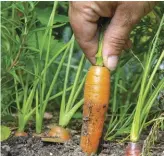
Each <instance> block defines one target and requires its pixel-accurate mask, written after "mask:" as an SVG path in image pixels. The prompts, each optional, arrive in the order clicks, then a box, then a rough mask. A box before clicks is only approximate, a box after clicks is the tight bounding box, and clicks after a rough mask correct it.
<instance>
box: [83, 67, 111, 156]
mask: <svg viewBox="0 0 164 156" xmlns="http://www.w3.org/2000/svg"><path fill="white" fill-rule="evenodd" d="M109 95H110V72H109V70H108V69H107V68H106V67H101V66H92V67H91V68H90V69H89V71H88V74H87V77H86V83H85V88H84V105H83V125H82V133H81V142H80V146H81V148H82V150H83V152H86V153H87V154H88V155H90V154H91V153H96V151H97V148H98V145H99V141H100V138H101V136H102V131H103V125H104V120H105V113H106V111H107V108H108V103H109Z"/></svg>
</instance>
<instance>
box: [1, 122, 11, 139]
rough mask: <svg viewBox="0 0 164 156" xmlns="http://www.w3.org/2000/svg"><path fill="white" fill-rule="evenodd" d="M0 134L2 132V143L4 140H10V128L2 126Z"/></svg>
mask: <svg viewBox="0 0 164 156" xmlns="http://www.w3.org/2000/svg"><path fill="white" fill-rule="evenodd" d="M0 132H1V137H0V141H4V140H6V139H8V138H9V136H10V134H11V130H10V128H8V127H6V126H2V125H0Z"/></svg>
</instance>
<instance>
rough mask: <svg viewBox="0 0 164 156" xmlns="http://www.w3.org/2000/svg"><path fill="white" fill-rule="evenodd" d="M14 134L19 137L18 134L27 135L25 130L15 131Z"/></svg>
mask: <svg viewBox="0 0 164 156" xmlns="http://www.w3.org/2000/svg"><path fill="white" fill-rule="evenodd" d="M15 136H17V137H19V136H28V134H27V133H26V132H22V131H16V132H15Z"/></svg>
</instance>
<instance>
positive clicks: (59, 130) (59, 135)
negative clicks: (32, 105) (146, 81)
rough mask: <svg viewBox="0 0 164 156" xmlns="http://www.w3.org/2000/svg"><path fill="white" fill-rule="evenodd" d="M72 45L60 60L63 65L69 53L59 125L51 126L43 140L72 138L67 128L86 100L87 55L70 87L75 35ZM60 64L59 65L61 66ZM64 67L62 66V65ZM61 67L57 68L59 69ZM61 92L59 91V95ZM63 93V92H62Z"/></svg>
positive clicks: (51, 140) (56, 140)
mask: <svg viewBox="0 0 164 156" xmlns="http://www.w3.org/2000/svg"><path fill="white" fill-rule="evenodd" d="M70 42H71V44H70V46H69V47H68V48H67V49H66V50H65V52H64V54H63V56H62V59H61V61H60V64H61V65H62V64H63V62H64V60H65V59H66V56H67V54H68V53H69V54H68V62H67V67H66V68H65V70H66V71H65V78H64V84H63V91H62V97H61V103H60V116H59V126H54V127H52V128H51V130H50V131H49V133H48V138H47V137H45V138H42V140H43V141H49V142H65V141H67V140H68V139H70V137H71V136H70V132H69V131H67V130H66V129H63V128H65V127H66V126H67V125H68V124H69V122H70V120H71V118H72V117H73V115H74V114H75V112H76V111H77V110H78V109H79V108H80V107H81V105H82V104H83V102H84V100H83V98H81V97H80V95H81V90H82V88H83V85H84V80H85V75H84V74H83V72H82V71H83V67H84V64H85V57H84V55H82V57H81V59H80V62H79V65H78V68H77V71H76V75H75V78H74V81H73V85H71V86H70V87H68V85H69V83H68V81H69V76H70V73H71V60H72V55H73V50H74V36H73V37H72V39H71V41H70ZM60 64H59V66H60ZM61 67H62V66H61ZM60 69H61V68H60ZM60 69H59V67H58V69H57V70H59V71H60ZM68 89H69V91H70V92H69V93H67V90H68ZM59 94H60V93H58V95H59ZM60 95H61V94H60Z"/></svg>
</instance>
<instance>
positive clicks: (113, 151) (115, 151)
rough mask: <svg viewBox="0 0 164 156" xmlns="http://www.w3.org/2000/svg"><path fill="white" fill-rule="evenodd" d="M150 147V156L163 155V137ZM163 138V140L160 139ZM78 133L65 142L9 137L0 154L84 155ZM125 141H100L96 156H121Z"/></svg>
mask: <svg viewBox="0 0 164 156" xmlns="http://www.w3.org/2000/svg"><path fill="white" fill-rule="evenodd" d="M162 137H163V136H161V138H160V141H159V142H157V143H156V144H155V146H153V148H152V149H151V154H152V156H164V139H162ZM162 140H163V141H162ZM79 141H80V135H79V134H74V136H73V138H72V140H70V141H68V142H66V143H65V144H59V143H45V142H42V141H41V139H40V138H37V137H32V136H29V137H11V138H10V139H8V140H7V141H4V142H2V143H1V156H85V154H84V153H83V152H82V151H81V149H80V147H79ZM126 145H127V144H126V143H125V144H124V143H122V144H118V143H115V142H109V141H108V142H102V143H101V145H100V148H99V151H98V154H97V155H98V156H123V155H124V149H125V147H126Z"/></svg>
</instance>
